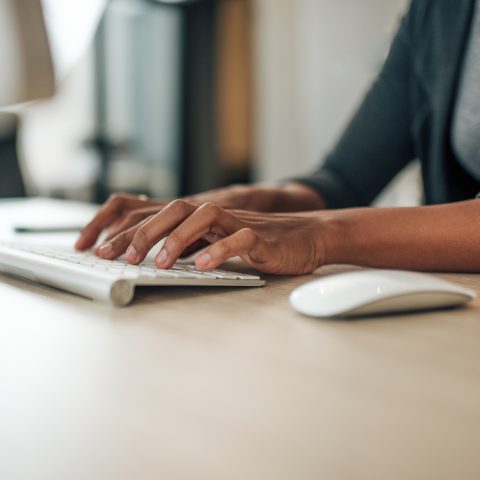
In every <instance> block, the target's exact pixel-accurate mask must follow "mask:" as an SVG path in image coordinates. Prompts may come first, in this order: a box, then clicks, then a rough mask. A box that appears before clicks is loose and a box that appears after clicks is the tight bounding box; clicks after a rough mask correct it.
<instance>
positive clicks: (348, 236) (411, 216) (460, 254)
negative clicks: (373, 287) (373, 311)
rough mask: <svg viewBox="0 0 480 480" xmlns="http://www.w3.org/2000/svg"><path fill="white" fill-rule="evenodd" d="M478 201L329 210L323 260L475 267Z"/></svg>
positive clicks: (479, 251)
mask: <svg viewBox="0 0 480 480" xmlns="http://www.w3.org/2000/svg"><path fill="white" fill-rule="evenodd" d="M479 218H480V201H479V200H471V201H467V202H459V203H451V204H445V205H436V206H428V207H413V208H388V209H383V208H378V209H377V208H366V209H351V210H343V211H337V212H335V213H334V214H333V215H332V216H331V218H330V219H329V223H330V227H329V232H331V233H330V234H329V235H328V236H327V238H328V240H327V242H328V246H327V259H326V261H327V262H328V263H347V264H355V265H362V266H368V267H380V268H382V267H383V268H400V269H409V270H425V271H444V272H480V225H479V223H478V221H477V220H478V219H479Z"/></svg>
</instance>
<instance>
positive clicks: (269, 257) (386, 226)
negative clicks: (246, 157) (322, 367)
mask: <svg viewBox="0 0 480 480" xmlns="http://www.w3.org/2000/svg"><path fill="white" fill-rule="evenodd" d="M479 217H480V201H479V200H473V201H468V202H461V203H453V204H446V205H439V206H429V207H413V208H392V209H376V208H365V209H348V210H330V211H329V210H325V211H319V212H301V213H290V214H289V213H285V214H271V213H270V214H264V213H258V212H246V211H238V210H224V209H222V208H220V207H219V206H218V205H215V204H213V203H205V204H203V205H201V206H196V205H193V204H191V203H189V202H186V201H184V200H176V201H174V202H172V203H170V204H169V205H167V206H166V207H165V208H163V209H162V210H161V211H160V212H159V213H157V214H156V215H155V216H154V217H152V218H151V219H149V220H148V221H147V222H146V223H144V224H143V225H141V226H140V227H139V226H134V227H132V228H131V229H129V230H126V231H123V232H121V233H120V234H119V235H117V236H115V237H113V238H112V239H110V240H109V241H108V242H106V243H105V244H103V245H102V246H100V247H99V249H98V254H99V255H100V256H102V257H104V258H107V259H114V258H117V257H118V256H120V255H123V254H125V256H126V258H127V260H128V261H129V262H130V263H132V264H139V263H140V262H142V261H143V260H144V259H145V257H146V255H147V254H148V252H149V251H150V250H151V249H152V248H153V246H154V245H156V244H157V243H158V242H159V241H160V240H162V239H164V238H165V239H166V240H165V244H164V246H163V248H162V250H161V252H160V253H159V255H158V256H157V258H156V264H157V266H158V267H160V268H170V267H172V266H173V265H174V264H175V262H176V261H177V259H178V258H179V257H180V256H181V254H182V252H184V251H185V250H186V249H187V248H188V247H189V246H191V245H192V244H195V243H196V242H198V241H204V242H206V243H207V244H211V245H210V246H209V247H208V248H207V249H206V251H205V252H203V253H202V254H200V255H199V256H197V258H196V264H197V266H198V267H199V268H201V269H206V270H208V269H212V268H216V267H218V266H219V265H221V264H222V263H224V262H225V261H226V260H228V259H229V258H232V257H235V256H241V257H242V258H243V259H244V260H245V261H246V262H247V263H248V264H249V265H251V266H253V267H255V268H257V269H258V270H260V271H263V272H266V273H273V274H283V275H286V274H290V275H292V274H294V275H298V274H304V273H310V272H313V271H314V270H316V269H317V268H319V267H321V266H322V265H326V264H334V263H348V264H355V265H362V266H370V267H384V268H401V269H412V270H429V271H463V272H480V227H479V226H478V225H477V222H476V219H478V218H479Z"/></svg>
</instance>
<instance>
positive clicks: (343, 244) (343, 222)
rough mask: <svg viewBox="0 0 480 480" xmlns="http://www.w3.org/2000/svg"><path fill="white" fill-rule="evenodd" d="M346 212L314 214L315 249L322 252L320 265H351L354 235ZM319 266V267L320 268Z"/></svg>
mask: <svg viewBox="0 0 480 480" xmlns="http://www.w3.org/2000/svg"><path fill="white" fill-rule="evenodd" d="M345 213H346V211H340V210H332V211H322V212H316V219H317V228H316V230H317V233H316V235H315V238H316V239H317V245H316V248H317V249H318V251H320V252H323V259H322V263H321V265H334V264H349V263H352V259H351V249H352V247H353V241H354V238H355V235H354V234H352V233H351V230H352V224H351V221H350V216H349V215H345ZM321 265H319V266H321Z"/></svg>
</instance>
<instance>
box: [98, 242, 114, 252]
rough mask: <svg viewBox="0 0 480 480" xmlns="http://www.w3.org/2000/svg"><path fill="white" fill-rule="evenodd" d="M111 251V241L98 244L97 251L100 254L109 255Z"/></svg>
mask: <svg viewBox="0 0 480 480" xmlns="http://www.w3.org/2000/svg"><path fill="white" fill-rule="evenodd" d="M112 252H113V245H112V244H111V243H104V244H103V245H100V247H99V249H98V253H99V254H100V255H110V254H111V253H112Z"/></svg>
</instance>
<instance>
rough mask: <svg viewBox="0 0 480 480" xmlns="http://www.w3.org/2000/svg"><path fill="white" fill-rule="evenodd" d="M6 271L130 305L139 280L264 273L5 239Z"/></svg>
mask: <svg viewBox="0 0 480 480" xmlns="http://www.w3.org/2000/svg"><path fill="white" fill-rule="evenodd" d="M0 272H4V273H8V274H11V275H15V276H17V277H21V278H26V279H28V280H33V281H35V282H39V283H43V284H46V285H50V286H52V287H55V288H59V289H61V290H65V291H68V292H72V293H76V294H78V295H81V296H83V297H87V298H91V299H94V300H99V301H102V302H109V303H111V304H113V305H115V306H125V305H128V304H129V303H130V302H131V301H132V299H133V297H134V294H135V287H136V286H137V285H160V286H174V285H177V286H178V285H182V286H187V285H188V286H210V287H212V286H219V287H259V286H263V285H265V281H263V280H262V279H261V278H260V277H258V276H255V275H245V274H243V273H234V272H226V271H223V270H210V271H208V272H204V271H201V270H198V269H197V268H196V267H195V265H190V264H188V265H185V264H179V263H177V264H176V265H175V266H174V267H173V268H172V269H171V270H161V269H159V268H157V267H156V266H155V265H153V263H151V262H148V261H146V262H144V263H142V264H140V265H138V266H136V265H129V264H128V263H127V262H126V261H124V260H123V259H119V260H113V261H112V260H103V259H101V258H98V257H97V256H95V255H93V254H91V253H78V252H74V251H72V250H67V249H60V248H49V247H45V246H40V245H35V246H34V245H25V244H17V243H6V242H0Z"/></svg>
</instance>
